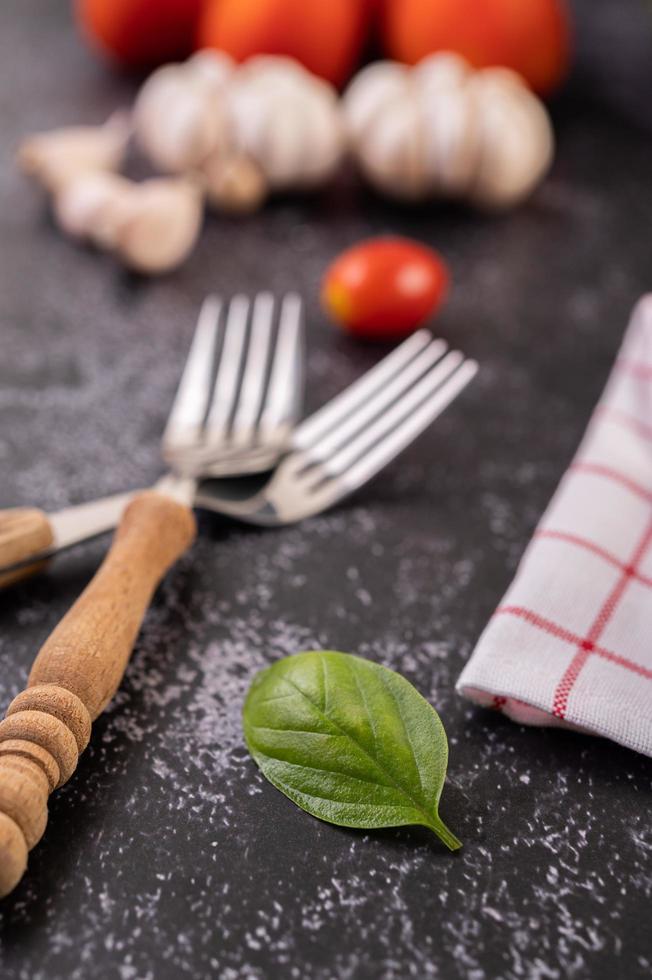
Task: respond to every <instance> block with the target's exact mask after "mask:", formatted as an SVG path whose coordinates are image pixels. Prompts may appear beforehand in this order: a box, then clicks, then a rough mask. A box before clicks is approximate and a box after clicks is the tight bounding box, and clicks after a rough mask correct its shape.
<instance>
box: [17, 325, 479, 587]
mask: <svg viewBox="0 0 652 980" xmlns="http://www.w3.org/2000/svg"><path fill="white" fill-rule="evenodd" d="M476 371H477V364H476V363H475V361H472V360H467V359H465V358H464V356H463V355H462V354H461V353H460V352H459V351H449V350H448V348H447V345H446V344H445V343H444V341H442V340H437V339H434V338H433V337H432V335H431V334H430V333H429V332H428V331H427V330H420V331H419V332H418V333H416V334H413V336H412V337H409V338H408V339H407V340H406V341H404V342H403V343H402V344H401V345H400V346H399V347H397V348H396V349H395V350H394V351H392V353H391V354H389V355H388V356H387V357H385V358H384V359H383V360H382V361H381V362H380V363H379V364H377V365H376V367H374V368H372V369H371V370H370V371H369V372H367V373H366V374H365V375H364V376H363V377H362V378H360V379H359V380H358V381H356V382H354V383H353V384H352V385H350V387H349V388H347V389H346V390H345V391H344V392H342V393H341V394H340V395H338V396H337V397H335V398H334V399H333V400H332V401H330V402H329V403H328V404H327V405H326V406H324V408H322V409H320V410H319V411H318V412H316V413H315V414H314V415H313V416H311V418H309V419H307V420H306V421H304V422H303V423H301V424H300V425H299V426H298V427H297V428H296V429H295V430H294V432H293V433H292V435H291V436H290V447H291V448H290V450H289V451H288V452H287V453H286V454H285V456H284V457H283V458H282V460H281V462H280V463H279V465H278V466H277V468H276V469H275V470H274V471H273V472H272V473H271V474H261V475H260V476H259V477H258V478H257V479H256V478H249V479H246V480H216V479H211V480H205V479H197V478H194V479H193V478H190V484H189V486H190V487H191V489H190V490H189V494H190V497H189V498H188V499H193V500H194V506H196V507H201V508H204V509H206V510H212V511H215V512H217V513H221V514H224V515H228V516H230V517H233V518H237V519H239V520H241V521H244V522H246V523H250V524H259V525H267V526H274V525H280V524H287V523H291V522H293V521H298V520H301V519H302V518H304V517H309V516H310V515H312V514H316V513H318V512H319V511H321V510H325V509H326V508H328V507H331V506H333V505H334V504H336V503H337V502H338V501H339V500H341V499H343V498H344V497H345V496H347V495H348V494H349V493H352V492H353V491H354V490H356V489H358V488H359V487H360V486H362V485H363V484H364V483H366V482H367V481H368V480H370V479H371V478H372V477H373V476H374V475H375V474H376V473H377V472H378V471H379V470H380V469H382V468H383V466H385V465H386V464H387V463H389V462H391V460H392V459H393V458H394V457H395V456H397V455H398V454H399V453H400V452H401V451H402V449H404V448H405V446H407V445H409V443H410V442H412V441H413V440H414V439H415V438H416V437H417V436H418V435H419V434H420V432H422V431H423V430H424V429H425V428H427V426H428V425H430V423H431V422H432V421H434V419H436V418H437V416H438V415H439V414H440V413H441V412H442V411H443V410H444V409H445V408H446V407H447V405H449V404H450V403H451V402H452V401H453V400H454V399H455V398H456V397H457V395H458V394H459V393H460V392H461V391H462V390H463V388H464V387H465V386H466V385H467V384H468V383H469V381H470V380H471V379H472V378H473V376H474V375H475V373H476ZM201 394H202V395H203V396H205V397H206V398H208V397H209V395H208V392H207V386H206V385H205V386H204V387H203V388H202V391H201ZM188 397H191V396H190V395H189V396H188ZM192 398H193V399H197V400H201V399H200V398H198V392H197V389H196V388H193V390H192ZM178 402H179V398H178V399H177V402H175V409H174V410H176V411H178V412H179V413H180V414H181V415H182V416H184V417H185V416H186V414H187V415H188V416H189V415H190V409H189V408H187V407H186V406H184V405H183V402H182V403H181V406H179V404H178ZM187 445H188V449H189V455H188V457H187V459H189V458H190V457H191V452H190V449H191V448H192V447H191V446H190V443H188V444H187ZM196 451H197V456H196V457H195V458H196V459H201V458H202V444H201V443H198V444H197V445H196ZM205 462H206V461H205V460H204V463H205ZM178 480H179V478H178V476H176V475H174V474H168V475H167V476H164V477H163V478H162V479H161V480H160V481H159V483H158V484H157V485H156V486H157V488H158V489H161V490H163V491H167V492H174V488H175V486H176V485H177V483H178ZM132 496H133V494H119V495H116V496H112V497H105V498H102V499H101V500H97V501H93V502H91V503H87V504H80V505H77V506H75V507H69V508H66V509H65V510H63V511H60V512H58V513H57V514H52V515H43V514H42V513H41V512H39V511H35V512H32V513H35V514H37V515H39V516H40V519H41V520H47V521H48V526H49V527H51V528H52V529H53V531H54V539H53V540H52V541H51V542H50V543H49V544H48V543H46V544H45V545H44V546H41V547H37V546H35V545H34V542H33V539H31V538H30V539H29V541H28V538H27V535H25V536H24V540H25V551H24V553H23V557H22V562H23V565H22V566H20V567H19V568H18V571H16V569H17V565H18V559H17V558H14V559H13V562H12V560H11V557H10V559H9V560H7V559H6V557H5V555H6V550H4V553H3V546H2V534H1V527H2V525H1V521H0V586H1V585H4V584H8V583H9V582H10V581H15V580H16V578H17V577H18V575H19V574H20V575H21V577H24V576H25V574H29V571H30V570H32V569H36V568H38V567H41V566H42V562H43V561H44V560H46V559H47V558H49V557H51V556H52V555H54V554H56V553H58V552H59V551H61V550H64V549H65V548H68V547H71V546H72V545H74V544H78V543H79V542H81V541H84V540H86V539H88V538H91V537H94V536H96V535H97V534H101V533H103V532H105V531H107V530H109V529H110V528H112V527H115V525H116V524H117V522H118V520H119V517H120V514H121V513H122V511H123V510H124V507H125V505H126V503H127V502H128V501H129V500H130V499H131V497H132ZM5 513H6V514H10V513H11V512H5ZM18 537H19V533H18V532H17V533H16V535H15V538H14V540H16V539H17V538H18ZM27 545H29V550H27ZM26 561H27V562H29V569H27V570H26V569H25V565H24V563H25V562H26Z"/></svg>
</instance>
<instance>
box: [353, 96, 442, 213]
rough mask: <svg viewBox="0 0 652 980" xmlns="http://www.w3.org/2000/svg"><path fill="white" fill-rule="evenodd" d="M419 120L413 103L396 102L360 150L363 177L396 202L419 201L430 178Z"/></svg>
mask: <svg viewBox="0 0 652 980" xmlns="http://www.w3.org/2000/svg"><path fill="white" fill-rule="evenodd" d="M422 126H423V122H422V117H421V113H420V111H419V106H418V104H417V103H416V102H415V101H414V100H405V99H401V98H395V99H394V100H393V101H392V102H391V103H389V104H388V105H387V110H386V114H385V115H384V116H383V118H382V120H381V122H380V123H378V124H377V125H375V126H373V127H371V128H370V129H369V131H368V132H367V134H366V137H365V140H364V145H363V146H362V147H361V148H360V150H359V162H360V165H361V167H362V169H363V171H364V173H365V174H366V175H367V176H368V177H369V179H370V180H371V182H372V183H373V184H375V185H376V186H377V187H378V188H379V189H380V190H383V191H384V192H385V193H387V194H390V195H391V196H392V197H395V198H397V199H399V200H406V201H417V200H421V199H422V198H423V197H424V196H426V194H427V193H428V191H429V188H430V184H431V177H430V174H429V173H428V171H427V170H426V168H425V160H424V154H423V141H422Z"/></svg>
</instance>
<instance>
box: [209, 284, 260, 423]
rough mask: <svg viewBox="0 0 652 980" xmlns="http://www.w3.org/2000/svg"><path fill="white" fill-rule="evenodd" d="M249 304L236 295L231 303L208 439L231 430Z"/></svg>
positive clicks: (243, 298)
mask: <svg viewBox="0 0 652 980" xmlns="http://www.w3.org/2000/svg"><path fill="white" fill-rule="evenodd" d="M249 305H250V304H249V300H248V299H247V297H246V296H242V295H237V296H234V297H233V299H232V300H231V302H230V303H229V309H228V312H227V315H226V326H225V328H224V342H223V344H222V350H221V352H220V358H219V363H218V366H217V376H216V378H215V386H214V388H213V398H212V402H211V406H210V409H209V412H208V417H207V419H206V426H205V430H204V432H205V435H206V437H207V438H209V439H215V438H217V437H218V436H223V435H225V434H226V432H227V430H228V428H229V423H230V421H231V415H232V413H233V409H234V407H235V402H236V397H237V394H238V385H239V382H240V375H241V372H242V362H243V358H244V349H245V340H246V335H247V321H248V319H249Z"/></svg>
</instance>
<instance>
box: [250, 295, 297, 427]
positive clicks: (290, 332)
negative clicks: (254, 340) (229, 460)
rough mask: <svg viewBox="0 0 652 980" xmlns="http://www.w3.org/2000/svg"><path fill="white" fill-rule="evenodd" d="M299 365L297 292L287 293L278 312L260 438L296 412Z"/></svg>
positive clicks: (289, 418)
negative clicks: (274, 346)
mask: <svg viewBox="0 0 652 980" xmlns="http://www.w3.org/2000/svg"><path fill="white" fill-rule="evenodd" d="M302 367H303V303H302V301H301V297H300V296H298V295H297V294H296V293H286V295H285V296H284V297H283V301H282V304H281V310H280V313H279V326H278V336H277V338H276V348H275V351H274V360H273V362H272V371H271V375H270V379H269V384H268V386H267V392H266V396H265V402H264V405H263V409H262V413H261V417H260V429H261V435H262V436H263V438H265V437H268V436H269V435H270V434H271V433H273V432H274V430H275V429H277V428H280V427H282V426H283V424H284V423H286V424H287V423H288V422H289V421H290V420H292V419H293V418H294V416H295V415H296V413H297V412H298V410H299V406H300V404H301V402H302V400H303V378H302V377H301V376H300V372H301V371H302ZM298 374H299V377H297V375H298ZM293 378H294V379H296V383H295V384H293V383H292V379H293Z"/></svg>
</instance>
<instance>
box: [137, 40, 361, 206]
mask: <svg viewBox="0 0 652 980" xmlns="http://www.w3.org/2000/svg"><path fill="white" fill-rule="evenodd" d="M134 125H135V129H136V138H137V140H138V143H139V145H140V147H141V149H142V150H143V151H144V152H145V153H146V154H147V156H148V157H149V159H150V160H151V162H152V163H153V164H154V165H155V166H156V167H158V168H159V169H161V170H164V171H166V172H169V173H188V172H191V171H194V172H196V173H198V174H200V175H202V176H203V179H204V181H205V184H206V190H207V194H208V197H209V200H211V201H212V203H214V204H216V205H217V206H218V207H222V208H224V209H226V210H231V211H238V210H239V211H245V210H252V209H253V208H254V207H258V206H260V204H261V203H262V202H263V200H264V199H265V197H266V196H267V194H268V193H269V192H270V191H276V190H293V189H301V188H309V187H314V186H318V185H319V184H321V183H323V182H325V181H326V180H328V179H329V178H330V176H331V175H332V173H333V172H334V170H335V169H336V167H337V166H338V164H339V162H340V159H341V157H342V151H343V142H344V141H343V130H342V125H341V119H340V115H339V106H338V102H337V95H336V93H335V90H334V89H333V88H332V87H331V86H330V85H329V84H328V83H327V82H324V81H322V80H321V79H318V78H316V77H315V76H313V75H311V74H310V72H308V71H306V70H305V69H304V68H302V67H301V65H299V63H298V62H296V61H293V60H292V59H290V58H281V57H275V56H271V55H270V56H260V57H255V58H251V59H250V60H249V61H247V62H245V63H244V64H243V65H241V66H237V67H235V66H234V65H233V62H231V60H230V59H228V58H227V57H226V56H225V55H223V54H220V53H219V52H214V51H201V52H199V53H198V54H196V55H194V56H193V57H192V58H190V59H189V60H188V61H187V62H185V63H184V64H183V65H167V66H166V67H164V68H160V69H159V70H158V71H156V72H154V74H153V75H152V76H151V77H150V78H149V80H148V81H147V82H146V83H145V85H144V86H143V88H142V90H141V92H140V94H139V96H138V99H137V101H136V106H135V111H134Z"/></svg>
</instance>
